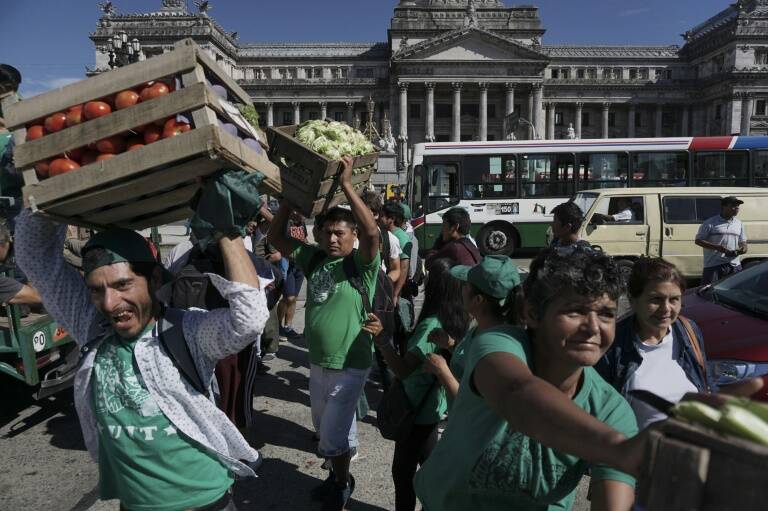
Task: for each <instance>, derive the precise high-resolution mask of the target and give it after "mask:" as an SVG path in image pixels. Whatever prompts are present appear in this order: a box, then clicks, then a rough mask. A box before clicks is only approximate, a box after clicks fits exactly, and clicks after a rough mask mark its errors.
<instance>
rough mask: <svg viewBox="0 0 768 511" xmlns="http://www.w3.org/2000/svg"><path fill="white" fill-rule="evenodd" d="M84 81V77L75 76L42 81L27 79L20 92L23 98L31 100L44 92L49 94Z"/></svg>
mask: <svg viewBox="0 0 768 511" xmlns="http://www.w3.org/2000/svg"><path fill="white" fill-rule="evenodd" d="M83 79H84V77H75V76H60V77H55V78H44V79H40V80H36V79H25V80H22V82H21V90H20V92H21V95H22V96H23V97H26V98H30V97H32V96H37V95H38V94H42V93H43V92H48V91H49V90H53V89H58V88H59V87H64V86H66V85H69V84H71V83H75V82H79V81H80V80H83Z"/></svg>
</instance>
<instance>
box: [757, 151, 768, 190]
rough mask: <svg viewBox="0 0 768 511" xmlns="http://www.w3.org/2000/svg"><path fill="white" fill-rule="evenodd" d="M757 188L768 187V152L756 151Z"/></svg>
mask: <svg viewBox="0 0 768 511" xmlns="http://www.w3.org/2000/svg"><path fill="white" fill-rule="evenodd" d="M754 157H755V182H754V185H755V186H768V151H755V152H754Z"/></svg>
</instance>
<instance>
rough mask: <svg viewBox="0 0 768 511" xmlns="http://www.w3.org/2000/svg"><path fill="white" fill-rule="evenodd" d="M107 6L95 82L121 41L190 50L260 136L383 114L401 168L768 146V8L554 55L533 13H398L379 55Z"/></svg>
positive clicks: (494, 5)
mask: <svg viewBox="0 0 768 511" xmlns="http://www.w3.org/2000/svg"><path fill="white" fill-rule="evenodd" d="M101 7H102V10H103V11H104V12H103V15H102V16H101V18H100V19H99V22H98V26H97V28H96V31H95V32H93V33H92V34H91V35H90V38H91V40H92V41H93V43H94V44H95V47H96V67H95V68H94V69H92V70H91V71H92V72H98V71H100V70H103V69H105V68H107V67H108V61H109V40H110V39H111V38H112V36H113V34H115V33H118V32H125V33H126V34H127V35H128V38H129V39H133V38H136V39H138V40H139V41H140V44H141V54H142V55H141V57H142V58H148V57H151V56H153V55H156V54H159V53H163V52H166V51H170V50H171V49H172V48H173V44H174V42H176V41H178V40H179V39H183V38H188V37H189V38H192V39H194V40H195V41H196V42H197V43H198V44H199V45H200V46H202V47H204V48H206V50H207V51H208V52H209V53H210V54H211V55H212V56H213V57H214V58H215V59H216V60H217V61H218V62H219V64H220V65H221V66H223V67H224V68H225V69H226V70H227V72H228V73H229V74H231V76H232V77H233V78H235V79H237V80H238V81H239V83H240V84H241V85H242V86H243V88H244V89H245V90H246V91H248V93H249V94H251V96H252V97H253V101H254V103H255V105H256V107H257V109H258V110H259V113H260V116H261V122H263V123H264V125H267V126H271V125H282V124H293V123H296V122H299V121H303V120H306V119H317V118H325V117H330V118H334V119H337V120H343V121H347V122H349V123H350V124H353V125H357V126H361V127H364V126H365V124H366V120H367V118H368V113H367V112H368V110H369V105H374V109H373V111H374V115H373V117H374V121H375V125H376V127H377V129H378V130H379V131H380V132H386V131H387V126H388V125H391V130H392V132H393V134H394V137H396V139H397V141H398V144H399V147H400V150H399V151H398V152H399V154H400V158H401V164H403V163H405V162H404V161H403V160H404V159H406V158H407V154H408V153H407V147H408V146H409V145H410V144H415V143H419V142H424V141H468V140H481V141H482V140H500V139H503V138H512V137H513V136H514V137H515V138H517V139H527V138H547V139H554V138H566V137H569V136H570V137H576V138H614V137H661V136H686V135H691V136H693V135H728V134H741V135H747V134H766V133H768V111H767V109H766V102H767V101H768V0H738V1H736V3H733V4H729V2H728V0H723V7H724V10H723V11H721V12H719V13H712V14H714V16H712V17H711V18H709V19H707V20H704V21H703V22H702V23H701V24H700V25H698V26H695V27H692V28H691V29H690V30H688V31H687V32H686V33H685V34H683V35H682V37H683V39H682V41H681V43H682V45H681V46H676V45H675V46H618V45H617V46H596V45H595V46H576V45H547V44H545V40H546V38H545V28H544V27H545V25H544V24H543V22H542V19H541V18H540V16H539V12H538V9H537V8H536V7H532V6H527V5H526V6H511V5H505V4H504V2H502V1H501V0H400V2H399V3H398V4H397V5H396V6H395V7H394V13H393V15H392V19H391V20H390V24H389V29H388V31H387V40H386V41H385V42H373V43H345V42H319V43H292V42H290V41H286V42H280V43H247V42H241V41H240V40H239V39H238V35H237V34H236V33H231V32H228V31H227V30H226V29H225V28H223V27H222V26H220V25H219V24H218V23H217V22H216V21H215V19H214V18H213V17H212V16H211V14H210V13H209V12H208V10H209V9H210V8H211V7H215V2H204V1H196V2H195V6H189V5H188V4H187V2H186V1H185V0H162V5H158V10H157V11H156V12H149V13H133V14H123V13H120V12H117V11H116V9H115V8H114V6H113V5H112V4H111V3H110V2H106V3H103V4H101ZM382 35H383V30H382ZM287 39H290V36H287ZM512 112H517V113H518V114H519V115H520V117H521V118H522V121H521V123H520V125H519V126H518V127H517V129H516V130H508V129H507V123H505V122H504V119H505V117H506V116H507V114H510V113H512ZM512 131H514V132H512ZM401 168H402V166H401Z"/></svg>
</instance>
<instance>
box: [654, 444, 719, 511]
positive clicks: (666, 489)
mask: <svg viewBox="0 0 768 511" xmlns="http://www.w3.org/2000/svg"><path fill="white" fill-rule="evenodd" d="M708 469H709V450H708V449H705V448H702V447H698V446H693V445H690V444H687V443H685V442H680V441H678V440H673V439H671V438H662V439H661V440H660V444H659V446H658V448H657V452H656V460H655V463H654V467H653V469H652V470H653V477H652V480H651V484H650V490H649V498H648V502H646V509H647V510H648V511H688V510H700V509H701V505H702V502H701V498H702V496H703V494H704V492H703V490H704V485H705V483H706V481H707V471H708Z"/></svg>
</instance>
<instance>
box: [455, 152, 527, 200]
mask: <svg viewBox="0 0 768 511" xmlns="http://www.w3.org/2000/svg"><path fill="white" fill-rule="evenodd" d="M516 174H517V173H516V164H515V157H514V156H465V157H464V173H463V179H464V183H463V191H462V198H464V199H486V198H493V197H495V198H506V197H516V196H517V190H516V183H515V179H516V177H517V175H516Z"/></svg>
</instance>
